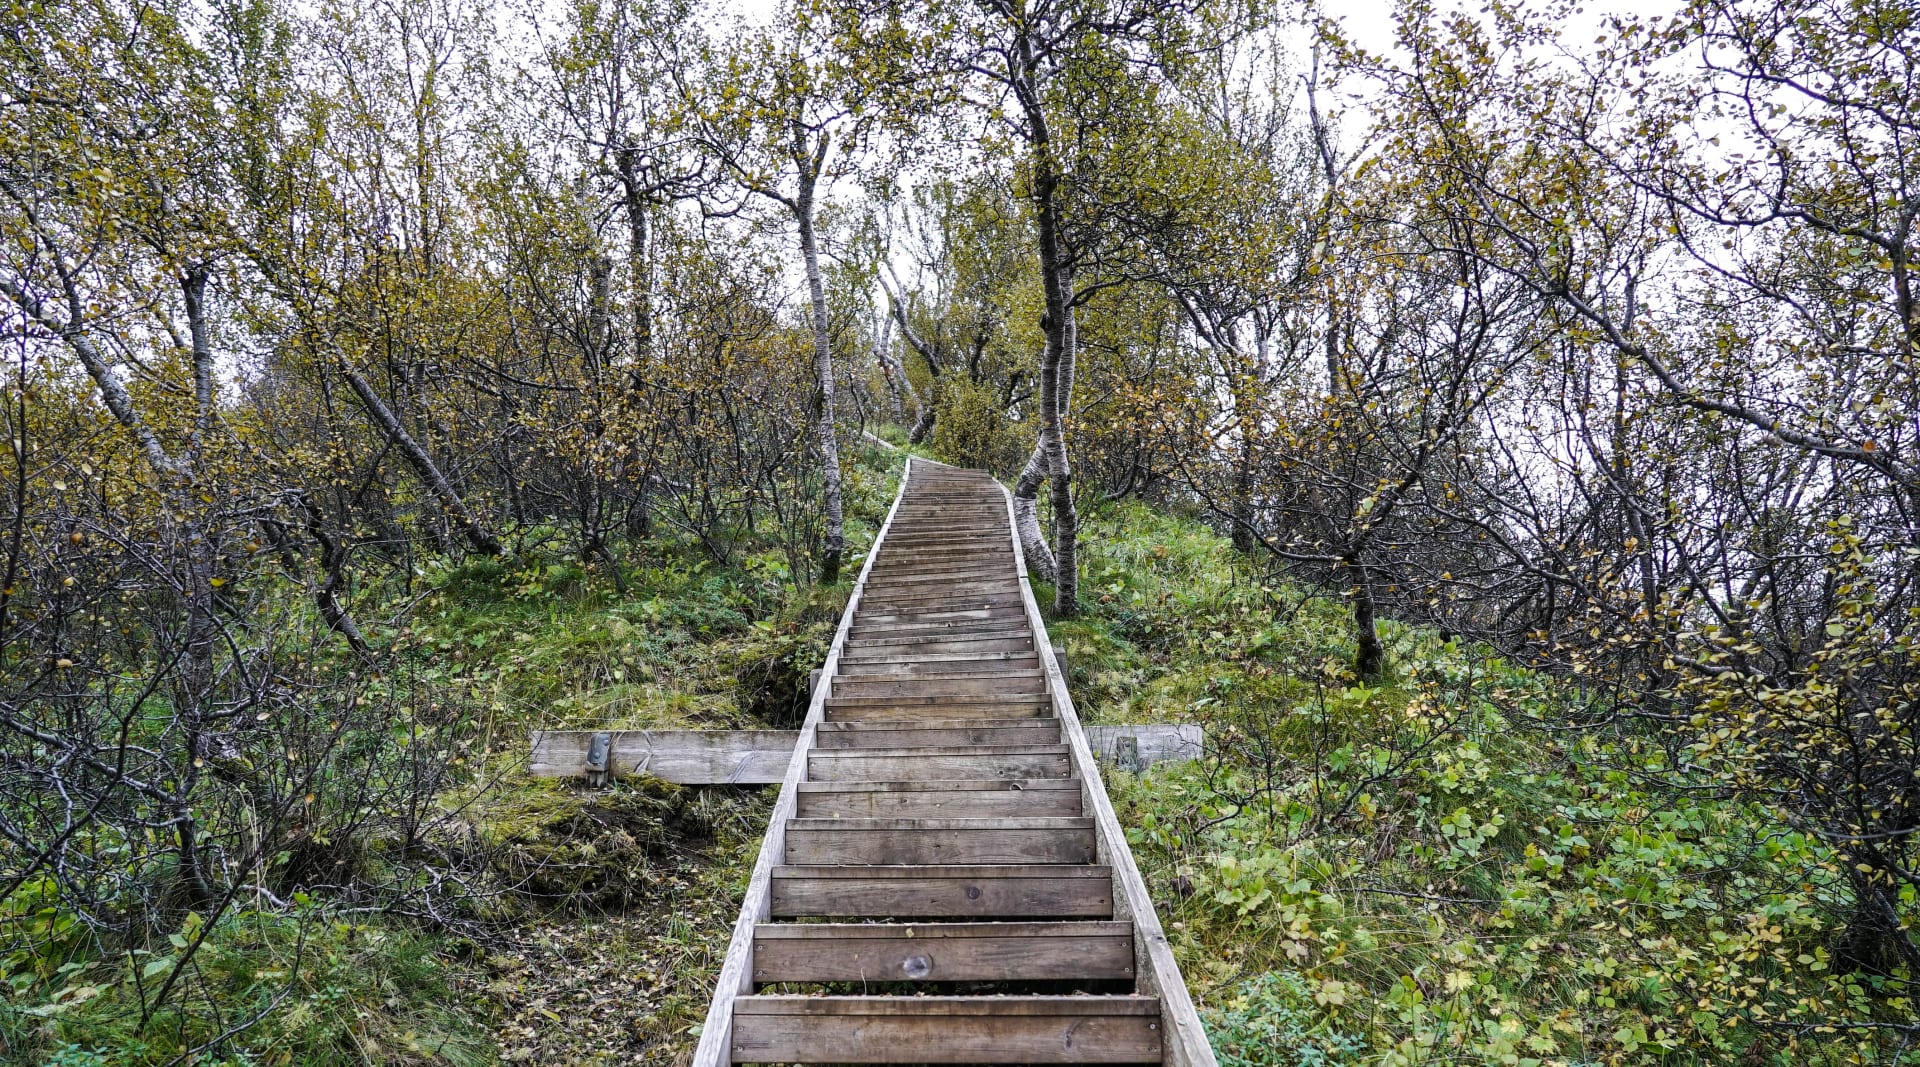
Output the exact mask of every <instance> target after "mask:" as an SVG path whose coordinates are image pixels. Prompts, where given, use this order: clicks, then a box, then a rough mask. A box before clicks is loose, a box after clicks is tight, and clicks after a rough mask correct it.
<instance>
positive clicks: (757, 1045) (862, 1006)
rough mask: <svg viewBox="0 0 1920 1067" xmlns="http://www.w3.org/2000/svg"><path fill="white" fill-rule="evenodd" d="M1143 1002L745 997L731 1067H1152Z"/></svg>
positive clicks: (1157, 1048)
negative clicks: (1014, 1066)
mask: <svg viewBox="0 0 1920 1067" xmlns="http://www.w3.org/2000/svg"><path fill="white" fill-rule="evenodd" d="M1162 1055H1163V1053H1162V1052H1161V1042H1160V1001H1159V999H1158V998H1156V997H1142V996H1082V997H807V996H743V997H741V998H740V999H739V1000H738V1001H735V1002H734V1008H733V1062H735V1063H928V1064H932V1063H950V1064H962V1063H967V1064H989V1063H1024V1064H1052V1063H1159V1062H1160V1061H1161V1058H1162Z"/></svg>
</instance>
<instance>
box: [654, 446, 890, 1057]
mask: <svg viewBox="0 0 1920 1067" xmlns="http://www.w3.org/2000/svg"><path fill="white" fill-rule="evenodd" d="M914 459H915V457H913V456H911V455H909V456H908V457H907V462H906V465H905V466H904V467H902V468H901V470H900V488H899V491H897V492H896V493H894V495H893V505H892V506H891V507H889V508H888V509H887V517H886V520H885V521H884V522H882V523H881V524H880V529H879V532H877V533H875V534H874V535H873V544H872V545H871V546H870V547H869V548H868V549H867V558H866V560H865V562H863V563H861V565H860V575H859V577H857V578H855V579H854V581H853V592H852V594H851V595H850V596H848V597H847V607H846V610H845V611H843V612H842V613H841V614H840V625H839V626H838V627H837V628H835V630H834V633H833V644H832V645H830V646H828V648H827V658H826V661H825V662H824V663H822V664H821V670H820V684H819V685H816V686H814V687H813V697H812V699H811V700H809V701H808V702H807V717H806V719H805V720H804V721H802V722H801V724H800V739H799V741H798V742H797V743H796V744H795V745H794V747H793V757H792V758H791V759H790V760H788V762H787V774H786V777H785V778H784V779H782V781H781V783H780V795H779V797H777V798H776V799H775V800H774V802H773V811H772V813H771V814H770V815H768V817H767V835H766V836H765V837H764V838H762V839H761V841H760V853H759V855H758V856H757V857H755V859H754V861H753V874H752V875H751V876H750V877H749V878H748V879H747V891H746V895H745V898H744V899H743V900H742V901H741V904H740V917H739V918H738V919H736V920H735V921H734V924H733V937H732V939H731V940H730V941H728V942H727V955H726V958H725V960H724V962H722V964H721V965H720V976H719V978H717V979H716V980H715V982H714V992H713V1002H712V1003H711V1004H710V1005H708V1007H707V1018H706V1021H705V1022H704V1023H702V1024H701V1028H700V1044H699V1045H698V1046H697V1047H696V1048H695V1049H694V1052H693V1060H692V1063H691V1067H727V1065H729V1064H731V1063H732V1062H733V1050H732V1044H733V1005H734V1000H735V998H737V997H739V996H740V995H741V994H743V993H750V992H751V991H752V989H753V966H752V965H753V931H754V928H755V927H756V926H758V925H759V924H760V923H762V922H765V921H766V920H767V919H769V918H771V917H772V914H773V907H772V889H773V869H774V868H775V867H777V866H779V865H780V864H781V863H782V862H783V861H784V860H785V859H786V840H785V836H786V822H787V820H788V819H789V818H791V817H792V815H793V812H794V810H795V808H796V807H797V806H798V804H799V795H800V790H799V783H800V782H802V781H804V780H805V779H806V776H807V754H808V751H809V750H810V749H812V747H813V735H814V733H815V732H816V731H817V730H818V729H819V726H820V723H821V722H822V721H823V720H824V719H825V717H826V713H827V697H828V695H829V694H830V693H832V691H833V675H834V672H835V669H836V668H837V667H838V666H839V663H840V651H841V650H842V649H843V648H845V647H846V644H847V635H848V633H849V632H851V631H852V629H853V616H854V614H855V613H856V612H858V611H859V610H860V592H861V590H862V589H864V588H865V587H866V584H867V575H868V574H869V573H870V572H871V571H872V570H873V561H874V560H876V559H878V558H880V548H881V546H882V545H884V544H885V543H886V540H887V531H888V530H890V529H892V528H893V519H894V516H895V515H897V514H899V512H900V502H901V501H902V500H905V499H906V497H907V486H908V485H909V484H910V483H911V482H912V481H913V464H914Z"/></svg>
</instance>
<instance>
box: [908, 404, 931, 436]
mask: <svg viewBox="0 0 1920 1067" xmlns="http://www.w3.org/2000/svg"><path fill="white" fill-rule="evenodd" d="M937 411H938V409H936V408H935V407H934V406H933V401H932V400H928V401H927V402H925V403H924V404H922V405H920V417H919V418H918V419H916V420H914V423H913V429H911V430H909V431H907V443H908V444H910V445H917V444H919V443H920V442H922V441H925V440H926V439H927V435H928V434H930V433H932V432H933V420H934V416H935V414H936V413H937Z"/></svg>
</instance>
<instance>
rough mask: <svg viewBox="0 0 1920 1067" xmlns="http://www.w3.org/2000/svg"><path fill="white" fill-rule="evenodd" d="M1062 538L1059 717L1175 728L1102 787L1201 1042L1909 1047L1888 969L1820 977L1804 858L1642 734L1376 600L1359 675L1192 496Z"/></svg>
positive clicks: (1627, 1051)
mask: <svg viewBox="0 0 1920 1067" xmlns="http://www.w3.org/2000/svg"><path fill="white" fill-rule="evenodd" d="M1082 545H1083V548H1082V553H1083V554H1082V559H1083V561H1084V567H1085V571H1084V574H1083V578H1082V592H1083V604H1084V607H1085V610H1084V612H1083V614H1082V615H1081V617H1079V618H1076V619H1074V620H1071V621H1061V622H1055V623H1053V624H1052V626H1051V630H1052V636H1053V640H1054V641H1055V642H1056V643H1062V644H1064V645H1065V647H1066V648H1067V650H1068V653H1069V661H1070V664H1071V675H1072V676H1071V683H1072V686H1073V688H1074V692H1075V697H1076V704H1078V705H1079V707H1080V708H1081V711H1082V714H1083V715H1084V716H1085V717H1086V718H1087V719H1088V720H1089V721H1093V722H1152V721H1188V722H1199V723H1202V724H1203V725H1204V726H1205V727H1206V730H1207V735H1208V736H1207V744H1208V750H1209V752H1208V756H1207V758H1206V759H1204V760H1201V761H1198V762H1193V763H1186V764H1170V765H1161V766H1159V767H1156V768H1153V769H1151V770H1150V771H1149V772H1147V773H1146V774H1144V775H1141V776H1137V777H1136V776H1129V775H1125V774H1120V773H1116V774H1115V775H1114V776H1113V778H1112V779H1111V780H1110V782H1109V788H1110V790H1111V791H1112V794H1113V796H1114V800H1115V803H1116V807H1117V808H1118V811H1119V814H1120V818H1121V821H1122V823H1123V824H1125V825H1126V826H1127V827H1128V828H1129V829H1128V833H1129V837H1130V838H1131V840H1132V843H1133V846H1134V849H1135V851H1136V855H1137V856H1138V858H1139V860H1140V862H1141V865H1142V867H1143V870H1145V872H1146V873H1147V876H1148V879H1149V881H1150V883H1151V888H1152V890H1153V894H1154V897H1155V899H1156V900H1157V901H1159V902H1160V903H1161V906H1162V909H1163V914H1164V917H1165V918H1166V920H1167V923H1168V926H1169V933H1170V935H1171V936H1172V938H1173V940H1174V943H1175V947H1176V953H1177V955H1178V957H1179V959H1180V961H1181V965H1182V968H1183V970H1184V971H1185V973H1186V976H1187V979H1188V982H1189V985H1190V986H1191V987H1192V988H1193V990H1194V992H1195V994H1196V996H1197V997H1198V998H1199V1000H1200V1001H1201V1002H1202V1004H1203V1005H1204V1006H1205V1010H1206V1013H1207V1017H1208V1020H1209V1024H1210V1027H1211V1030H1212V1035H1213V1039H1214V1043H1215V1047H1216V1049H1217V1050H1218V1053H1219V1055H1220V1059H1221V1062H1222V1063H1223V1064H1227V1065H1230V1067H1255V1065H1259V1067H1278V1065H1287V1067H1293V1065H1319V1064H1362V1063H1364V1064H1393V1065H1397V1064H1428V1063H1432V1064H1439V1063H1446V1064H1456V1063H1472V1064H1480V1063H1485V1064H1514V1065H1527V1064H1566V1065H1576V1064H1706V1063H1737V1064H1778V1065H1782V1067H1785V1065H1789V1064H1841V1063H1862V1062H1920V1060H1914V1059H1913V1058H1912V1056H1911V1054H1906V1053H1903V1052H1902V1051H1901V1046H1900V1043H1899V1040H1898V1036H1897V1034H1893V1033H1889V1032H1885V1031H1882V1030H1878V1029H1875V1027H1876V1026H1878V1025H1879V1024H1888V1023H1891V1024H1894V1025H1896V1026H1898V1025H1901V1024H1907V1023H1910V1022H1911V1021H1912V1020H1913V1018H1914V1009H1913V1005H1912V1002H1911V1000H1910V999H1909V997H1910V992H1909V986H1908V984H1907V982H1906V981H1905V979H1904V976H1900V975H1884V974H1882V975H1871V974H1861V973H1854V974H1839V973H1835V972H1836V970H1837V968H1836V967H1834V966H1833V965H1832V964H1833V957H1834V953H1835V946H1836V944H1837V943H1838V938H1839V936H1840V927H1841V925H1842V923H1843V922H1844V919H1845V916H1846V914H1847V897H1846V894H1845V892H1844V879H1843V878H1842V877H1841V876H1840V873H1839V872H1838V871H1837V870H1836V867H1835V861H1834V859H1833V857H1832V856H1831V855H1830V854H1828V853H1827V852H1826V851H1824V850H1823V849H1821V848H1820V847H1818V846H1817V845H1816V844H1815V843H1813V842H1811V841H1809V840H1808V839H1806V838H1804V837H1802V836H1800V835H1797V834H1795V833H1791V832H1789V831H1787V830H1785V829H1783V828H1782V826H1781V824H1780V822H1779V820H1777V819H1776V818H1774V817H1773V816H1772V815H1771V813H1769V812H1767V811H1766V810H1764V809H1763V808H1760V807H1757V806H1754V805H1752V804H1749V803H1746V802H1743V801H1741V800H1738V799H1735V798H1734V797H1733V796H1731V795H1730V794H1729V793H1728V792H1727V791H1726V790H1724V789H1721V788H1718V787H1717V785H1716V783H1713V782H1710V781H1702V780H1696V779H1692V778H1689V777H1688V770H1687V768H1676V767H1673V766H1670V765H1669V764H1668V763H1667V761H1666V757H1665V754H1664V753H1665V751H1666V750H1665V748H1664V746H1662V745H1661V744H1659V743H1657V738H1656V737H1655V736H1653V735H1651V734H1648V733H1644V732H1636V728H1633V727H1626V726H1615V727H1613V728H1611V729H1607V730H1598V729H1592V730H1575V729H1566V728H1554V727H1555V726H1556V725H1560V726H1564V724H1565V723H1567V721H1568V720H1569V719H1570V715H1569V712H1570V710H1571V709H1572V708H1573V707H1574V705H1575V703H1576V702H1578V701H1584V700H1589V699H1590V698H1591V694H1587V693H1583V692H1581V691H1579V690H1578V689H1576V688H1574V687H1573V686H1571V685H1570V684H1568V683H1566V682H1563V681H1561V680H1559V679H1553V678H1548V677H1543V676H1541V675H1538V674H1535V673H1533V672H1530V671H1527V670H1523V669H1519V668H1516V667H1514V666H1513V665H1511V664H1508V663H1506V662H1504V661H1503V660H1501V659H1500V658H1499V657H1497V656H1494V655H1492V654H1491V653H1490V652H1488V651H1487V650H1485V649H1482V648H1476V647H1473V646H1470V645H1466V644H1463V643H1458V642H1453V641H1443V640H1441V639H1440V638H1439V637H1438V636H1437V635H1435V634H1433V633H1430V632H1427V631H1423V630H1419V629H1415V628H1409V627H1403V626H1397V625H1394V624H1391V623H1383V624H1382V635H1383V637H1384V638H1385V640H1386V642H1387V644H1388V647H1389V674H1388V676H1387V677H1386V678H1384V679H1381V680H1378V681H1376V682H1374V683H1372V684H1361V683H1359V682H1358V681H1357V680H1356V679H1355V678H1354V677H1353V676H1352V674H1351V672H1350V670H1349V667H1348V664H1349V661H1350V656H1351V645H1350V642H1349V636H1348V631H1347V613H1346V610H1345V605H1344V604H1342V603H1341V602H1339V601H1338V600H1337V599H1327V598H1321V597H1313V596H1308V595H1305V594H1303V593H1301V592H1299V591H1298V590H1295V589H1291V588H1288V587H1284V586H1280V585H1277V584H1263V583H1262V582H1260V581H1258V580H1256V579H1255V578H1253V577H1252V576H1251V572H1250V570H1249V568H1248V566H1247V565H1246V563H1245V562H1244V561H1239V560H1237V559H1236V556H1235V553H1234V552H1233V550H1232V549H1231V546H1230V545H1229V544H1227V543H1226V542H1225V541H1224V540H1222V539H1221V538H1218V537H1217V536H1215V535H1214V534H1212V533H1211V532H1209V531H1208V530H1207V529H1206V528H1205V527H1204V526H1203V525H1201V524H1200V523H1198V522H1194V521H1190V520H1187V519H1184V518H1181V517H1178V516H1170V515H1166V514H1162V513H1158V512H1155V511H1152V510H1149V509H1147V508H1145V507H1142V506H1138V505H1123V506H1118V507H1113V508H1108V509H1105V510H1102V511H1100V512H1099V513H1097V514H1095V515H1093V516H1091V517H1090V519H1089V521H1088V522H1087V527H1086V531H1085V534H1084V540H1083V541H1082ZM1903 1055H1905V1056H1907V1058H1906V1059H1905V1060H1902V1059H1901V1058H1900V1057H1901V1056H1903Z"/></svg>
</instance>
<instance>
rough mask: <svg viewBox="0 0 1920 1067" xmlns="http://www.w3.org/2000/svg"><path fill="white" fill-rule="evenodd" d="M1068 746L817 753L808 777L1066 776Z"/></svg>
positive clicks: (811, 756) (810, 760) (864, 779)
mask: <svg viewBox="0 0 1920 1067" xmlns="http://www.w3.org/2000/svg"><path fill="white" fill-rule="evenodd" d="M1069 766H1070V763H1069V756H1068V752H1067V749H1066V747H1065V746H1063V745H1061V746H1043V745H1036V746H1034V747H1032V748H1011V749H1008V748H998V747H981V748H972V749H948V750H945V751H942V750H939V749H906V748H892V749H857V748H856V749H838V750H835V749H824V750H823V749H815V750H814V751H812V752H810V753H808V754H807V777H808V778H810V779H812V780H814V781H816V782H914V781H934V780H937V779H942V778H1066V777H1069V775H1068V768H1069Z"/></svg>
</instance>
